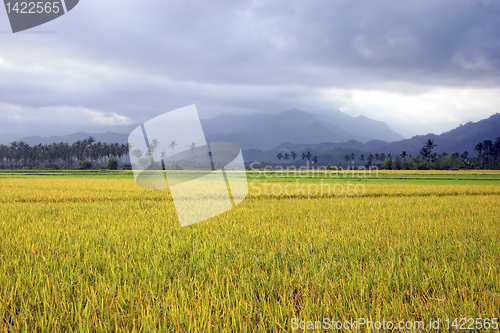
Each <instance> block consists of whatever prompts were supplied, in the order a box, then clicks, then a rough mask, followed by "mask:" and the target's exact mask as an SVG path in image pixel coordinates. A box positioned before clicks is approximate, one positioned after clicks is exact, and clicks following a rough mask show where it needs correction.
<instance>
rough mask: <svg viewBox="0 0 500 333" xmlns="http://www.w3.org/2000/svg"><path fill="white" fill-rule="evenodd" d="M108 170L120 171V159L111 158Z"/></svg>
mask: <svg viewBox="0 0 500 333" xmlns="http://www.w3.org/2000/svg"><path fill="white" fill-rule="evenodd" d="M107 168H108V169H109V170H117V169H118V159H117V158H116V157H114V156H111V157H110V158H109V160H108V165H107Z"/></svg>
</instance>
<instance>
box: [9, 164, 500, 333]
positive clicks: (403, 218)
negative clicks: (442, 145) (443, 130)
mask: <svg viewBox="0 0 500 333" xmlns="http://www.w3.org/2000/svg"><path fill="white" fill-rule="evenodd" d="M450 174H451V173H449V172H447V173H443V174H440V173H439V172H424V173H404V172H400V173H394V172H388V173H387V172H386V173H383V174H382V175H381V176H380V177H379V178H377V179H372V180H365V181H361V180H359V181H358V183H359V182H361V183H362V184H363V186H364V192H363V194H362V195H357V194H355V193H354V194H353V193H351V194H349V193H347V192H343V193H342V194H338V193H339V192H336V193H331V192H330V193H326V192H324V193H321V192H319V191H318V189H319V187H318V186H320V185H321V183H318V181H320V180H321V179H323V178H321V177H320V178H317V179H309V178H304V179H300V183H299V182H298V181H297V179H296V178H286V179H285V178H282V177H281V178H280V177H277V176H276V175H275V174H274V175H273V176H272V177H270V178H266V179H264V178H263V177H264V175H263V174H261V175H259V177H252V175H249V181H255V182H253V183H251V186H250V195H249V196H248V197H247V198H246V199H245V200H244V201H243V202H242V203H241V204H239V205H238V206H236V208H234V209H232V210H230V211H228V212H226V213H224V214H222V215H219V216H217V217H214V218H212V219H209V220H207V221H204V222H201V223H197V224H194V225H191V226H188V227H180V225H179V223H178V221H177V218H176V215H175V214H176V213H175V209H174V206H173V203H172V200H171V198H170V194H169V192H168V191H160V190H145V189H141V188H139V187H137V186H136V185H135V183H134V181H133V178H131V177H130V175H125V176H123V174H121V175H122V176H119V175H117V174H112V173H111V174H107V175H104V176H102V175H101V176H99V175H95V176H94V175H91V176H89V175H83V174H82V175H79V174H72V173H70V174H62V173H61V174H53V175H47V174H45V175H40V174H29V173H25V174H2V175H0V191H1V194H2V195H1V196H0V319H1V320H0V328H1V330H2V331H4V332H280V331H284V332H286V331H292V330H293V328H294V325H293V322H294V321H293V320H298V321H304V322H307V321H321V320H323V318H330V319H332V321H333V320H341V321H345V320H350V319H353V318H354V319H355V318H371V320H373V321H375V320H380V321H381V320H383V319H384V320H386V321H387V320H391V321H393V322H397V321H399V320H404V321H425V322H426V323H427V322H428V321H429V320H430V319H437V318H440V319H441V321H444V320H445V319H447V318H449V319H452V320H453V319H455V318H499V317H500V310H499V309H500V213H499V207H500V186H499V179H500V173H498V172H490V173H485V172H484V171H482V172H481V173H474V172H465V173H464V172H462V173H455V174H454V176H450ZM384 175H385V176H384ZM419 177H420V179H422V180H421V181H420V182H419ZM327 178H328V177H326V178H325V179H323V180H324V184H330V183H333V182H335V183H336V182H339V183H340V185H339V186H341V187H343V188H347V183H346V180H345V179H341V180H337V179H334V180H331V179H327ZM402 179H410V180H408V181H405V180H402ZM425 179H429V180H428V181H426V180H425ZM461 180H463V182H462V181H461ZM264 181H266V182H265V183H264ZM295 182H296V183H297V184H299V185H304V191H302V190H298V191H297V188H296V187H294V184H295ZM352 183H353V184H356V180H355V179H354V180H352ZM324 184H323V185H324ZM284 185H293V186H290V187H289V189H290V192H288V193H284V192H283V191H282V193H278V191H277V189H279V188H280V187H281V188H282V187H283V186H284ZM309 185H311V186H309ZM312 185H315V186H317V187H316V193H314V194H313V193H311V191H313V190H314V189H315V188H314V187H313V186H312ZM273 186H274V192H272V189H273ZM294 189H295V190H294ZM294 318H295V319H294ZM450 323H451V322H450ZM439 330H441V331H447V329H446V328H445V327H444V326H443V323H441V327H440V329H439ZM490 330H492V331H494V330H493V329H492V328H491V329H490ZM340 331H343V329H341V330H340ZM362 331H373V330H369V329H366V330H362ZM374 331H377V330H376V329H375V330H374ZM381 331H384V330H381ZM436 331H437V330H436Z"/></svg>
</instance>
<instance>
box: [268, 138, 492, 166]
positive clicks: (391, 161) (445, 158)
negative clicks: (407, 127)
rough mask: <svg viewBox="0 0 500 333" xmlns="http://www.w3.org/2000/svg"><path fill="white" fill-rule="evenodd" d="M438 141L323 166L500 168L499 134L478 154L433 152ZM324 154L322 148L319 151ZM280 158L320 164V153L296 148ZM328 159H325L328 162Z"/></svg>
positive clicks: (480, 145)
mask: <svg viewBox="0 0 500 333" xmlns="http://www.w3.org/2000/svg"><path fill="white" fill-rule="evenodd" d="M436 146H437V145H436V144H435V143H434V140H432V139H428V140H427V141H426V142H425V144H424V145H423V147H422V149H421V150H420V154H419V155H417V156H412V155H410V154H408V153H407V152H406V151H405V150H403V151H402V152H401V153H400V154H398V155H392V154H387V155H386V154H385V153H369V154H366V155H365V154H360V155H359V156H356V154H355V153H353V152H352V153H350V154H346V155H345V156H344V160H345V163H344V164H343V163H342V162H339V165H338V166H333V165H332V164H331V163H328V164H326V165H324V164H323V166H325V167H326V169H332V168H334V167H344V168H347V167H348V166H349V167H351V168H352V167H356V168H362V167H365V168H369V167H371V166H377V167H378V168H379V169H385V170H445V169H500V137H497V138H496V140H495V142H493V141H492V140H483V141H482V142H479V143H478V144H476V146H475V148H474V150H475V151H476V152H477V154H478V156H477V157H472V158H470V157H469V152H468V151H464V152H463V153H459V152H454V153H449V154H447V153H444V152H443V153H441V154H439V155H438V154H437V153H436V152H434V148H435V147H436ZM317 153H318V155H320V156H321V153H320V152H317ZM311 156H312V157H311ZM276 158H277V159H278V160H280V161H281V160H283V161H285V162H288V160H295V159H296V158H301V159H302V160H306V161H307V162H309V163H310V162H311V161H312V165H313V166H314V165H317V164H318V161H319V159H320V157H318V156H317V155H312V153H311V152H310V151H307V152H303V153H300V154H297V153H296V152H295V151H293V150H292V151H291V152H290V153H281V152H280V153H278V154H277V155H276ZM327 162H329V161H325V162H324V163H327Z"/></svg>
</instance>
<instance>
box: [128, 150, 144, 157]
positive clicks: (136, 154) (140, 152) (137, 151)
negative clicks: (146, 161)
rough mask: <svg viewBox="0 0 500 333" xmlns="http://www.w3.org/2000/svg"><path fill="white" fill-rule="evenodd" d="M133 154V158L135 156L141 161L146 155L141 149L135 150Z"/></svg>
mask: <svg viewBox="0 0 500 333" xmlns="http://www.w3.org/2000/svg"><path fill="white" fill-rule="evenodd" d="M131 154H132V156H135V157H136V158H137V159H140V158H141V157H142V155H143V154H144V153H143V152H142V150H140V149H139V148H137V149H134V150H133V151H132V152H131Z"/></svg>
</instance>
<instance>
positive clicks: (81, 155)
mask: <svg viewBox="0 0 500 333" xmlns="http://www.w3.org/2000/svg"><path fill="white" fill-rule="evenodd" d="M128 151H129V145H128V144H120V143H106V142H104V143H103V142H100V141H99V142H96V140H95V138H94V137H92V136H91V137H89V138H87V139H83V140H78V141H76V142H74V143H73V144H71V145H70V144H68V143H66V142H59V143H52V144H48V145H42V144H38V145H34V146H30V145H29V144H27V143H26V142H23V141H19V142H17V141H14V142H12V143H11V144H10V145H0V167H1V168H4V169H5V168H18V167H24V166H27V165H41V166H46V165H58V164H61V163H64V164H68V165H70V164H78V162H80V161H85V160H88V161H92V162H93V163H94V164H99V165H102V164H106V163H107V162H108V160H109V158H110V157H111V156H115V157H118V158H119V160H120V161H121V162H122V163H123V162H124V161H123V160H122V158H125V157H126V156H127V155H128Z"/></svg>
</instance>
